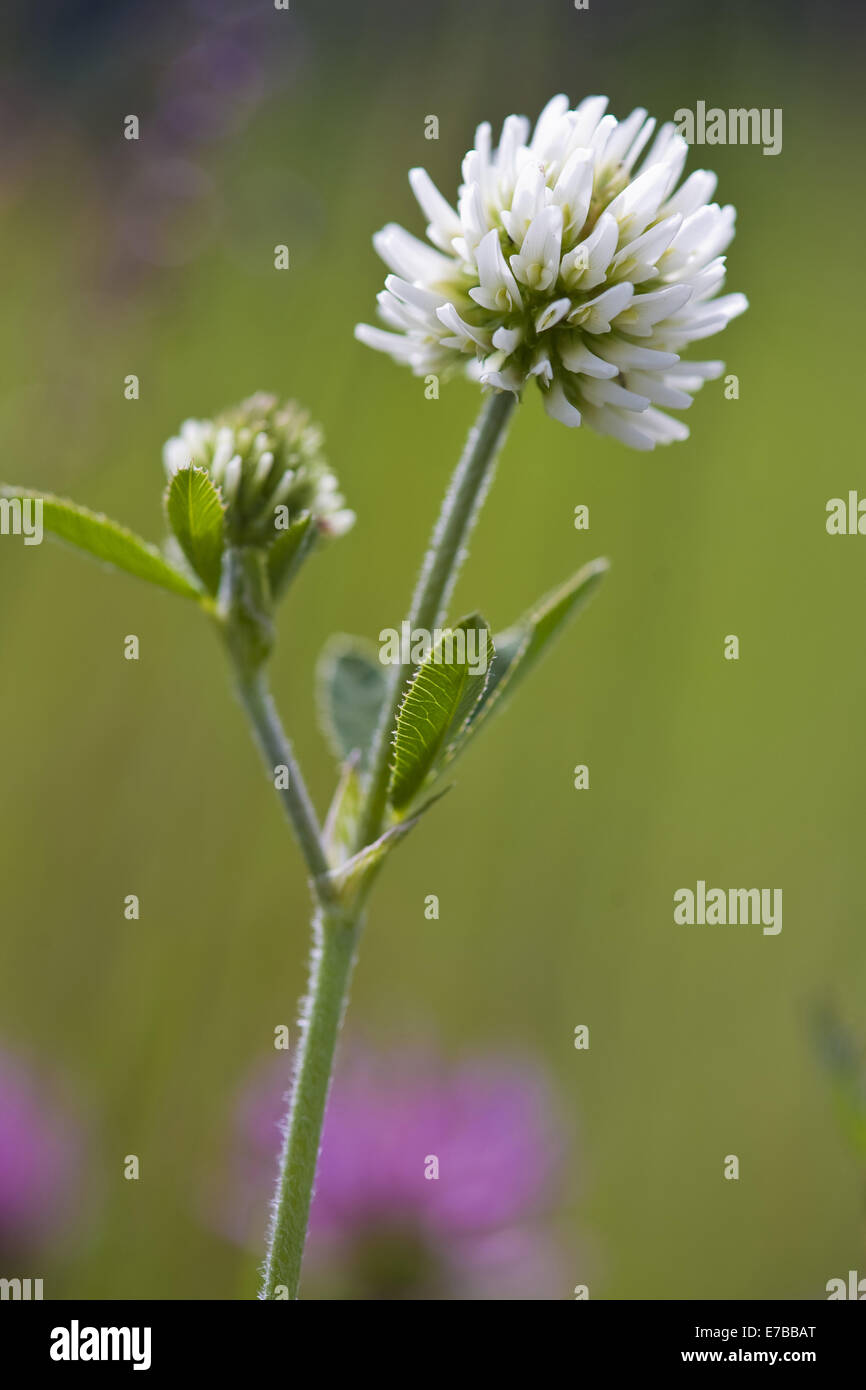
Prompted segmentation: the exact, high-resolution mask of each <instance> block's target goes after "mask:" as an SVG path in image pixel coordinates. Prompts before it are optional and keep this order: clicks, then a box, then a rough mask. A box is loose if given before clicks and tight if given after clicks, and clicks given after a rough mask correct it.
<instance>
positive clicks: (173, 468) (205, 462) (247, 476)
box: [163, 392, 355, 545]
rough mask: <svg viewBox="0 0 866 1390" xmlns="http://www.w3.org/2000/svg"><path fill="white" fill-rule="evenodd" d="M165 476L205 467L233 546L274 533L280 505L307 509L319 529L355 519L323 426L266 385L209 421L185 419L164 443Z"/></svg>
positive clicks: (332, 531)
mask: <svg viewBox="0 0 866 1390" xmlns="http://www.w3.org/2000/svg"><path fill="white" fill-rule="evenodd" d="M163 463H164V465H165V471H166V473H167V475H168V477H169V478H172V477H174V474H175V473H176V472H177V471H178V469H181V468H189V467H191V466H192V467H196V468H204V469H206V470H207V472H208V474H209V475H210V477H211V479H212V480H213V482H214V483H215V484H216V485H217V487H218V488H219V490H220V495H221V497H222V500H223V503H224V504H225V508H226V527H227V530H228V533H229V537H230V539H231V541H232V542H233V544H236V545H267V544H268V543H269V542H270V541H272V540H273V539H274V518H275V514H276V512H277V508H278V507H287V508H288V512H289V521H290V523H291V522H293V521H295V520H297V519H298V518H299V517H300V516H302V515H303V514H304V513H305V512H309V513H310V514H311V515H312V517H313V520H314V522H315V524H316V527H317V529H318V530H319V532H321V533H322V534H324V535H329V536H339V535H343V534H344V533H345V532H346V531H348V530H349V528H350V527H351V526H352V524H353V523H354V520H355V514H354V512H351V511H349V510H348V509H347V508H346V507H345V506H344V505H343V497H342V495H341V493H340V491H339V486H338V483H337V479H336V478H335V477H334V474H333V472H332V471H331V469H330V467H329V466H328V464H327V462H326V460H325V457H324V454H323V440H322V431H321V430H320V429H319V426H318V425H316V424H314V423H313V422H312V421H311V419H310V417H309V415H308V414H307V412H306V411H305V410H303V409H302V408H301V407H300V406H299V405H296V404H295V402H294V401H286V402H284V403H281V402H280V401H279V400H278V399H277V397H276V396H271V395H268V394H266V393H265V392H259V393H258V394H257V395H254V396H250V397H249V399H247V400H245V401H243V402H242V403H241V404H240V405H238V406H235V407H233V408H232V409H230V410H227V411H225V412H223V414H221V415H218V416H217V417H216V419H214V420H186V421H184V423H183V425H181V429H180V434H179V435H176V436H175V437H174V438H173V439H169V440H168V442H167V443H166V445H165V446H164V448H163Z"/></svg>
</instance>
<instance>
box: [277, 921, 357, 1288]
mask: <svg viewBox="0 0 866 1390" xmlns="http://www.w3.org/2000/svg"><path fill="white" fill-rule="evenodd" d="M359 930H360V924H359V923H358V922H346V921H345V919H344V918H342V917H340V916H339V914H337V915H332V914H329V913H327V912H324V911H319V912H317V913H316V915H315V918H314V919H313V951H312V957H311V961H310V984H309V990H308V993H307V997H306V999H305V1001H304V1005H303V1008H302V1011H301V1041H300V1046H299V1048H298V1052H297V1055H296V1059H295V1070H294V1076H293V1080H292V1092H291V1103H290V1106H289V1116H288V1120H287V1122H286V1130H285V1138H284V1142H283V1152H282V1157H281V1159H280V1176H279V1181H278V1184H277V1192H276V1196H275V1198H274V1205H273V1210H272V1215H271V1226H270V1231H269V1233H268V1255H267V1263H266V1265H265V1282H264V1287H263V1289H262V1295H261V1296H262V1298H289V1299H295V1298H297V1297H298V1286H299V1284H300V1280H301V1261H302V1259H303V1255H304V1244H305V1242H306V1238H307V1225H308V1222H309V1219H310V1203H311V1201H312V1198H313V1184H314V1182H315V1178H316V1164H317V1162H318V1158H319V1146H320V1143H321V1137H322V1125H323V1123H324V1119H325V1107H326V1105H327V1102H328V1092H329V1090H330V1087H331V1073H332V1071H333V1068H334V1053H335V1051H336V1047H337V1037H338V1035H339V1032H340V1025H341V1023H342V1021H343V1014H344V1013H345V1011H346V1004H347V1002H348V997H349V980H350V977H351V974H352V965H353V963H354V959H355V946H356V944H357V939H358V934H359Z"/></svg>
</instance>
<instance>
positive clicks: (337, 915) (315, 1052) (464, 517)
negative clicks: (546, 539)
mask: <svg viewBox="0 0 866 1390" xmlns="http://www.w3.org/2000/svg"><path fill="white" fill-rule="evenodd" d="M516 403H517V402H516V397H515V396H513V395H511V394H510V393H508V392H498V393H496V394H495V395H493V396H490V397H489V398H488V400H487V401H485V403H484V405H483V406H482V409H481V413H480V415H479V417H478V420H477V421H476V424H475V426H474V428H473V429H472V431H471V433H470V435H469V438H468V440H467V442H466V448H465V449H464V451H463V455H462V457H461V459H460V462H459V463H458V465H457V469H456V471H455V473H454V477H453V478H452V480H451V485H450V487H449V489H448V492H447V494H446V497H445V501H444V503H443V505H442V511H441V513H440V516H439V520H438V521H437V523H436V527H435V529H434V531H433V536H432V539H431V542H430V548H429V550H428V551H427V554H426V557H425V559H424V564H423V567H422V570H421V575H420V577H419V580H418V584H417V587H416V589H415V594H414V597H413V600H412V608H411V610H410V615H409V621H410V624H411V626H412V628H413V629H414V628H422V629H425V630H428V631H429V630H431V629H432V628H434V627H436V625H437V623H438V621H439V620H440V618H441V617H442V615H443V613H444V610H445V606H446V604H447V602H448V599H449V597H450V595H451V591H452V589H453V587H454V583H455V580H456V578H457V574H458V572H459V570H460V565H461V563H462V561H463V557H464V554H465V549H466V543H467V541H468V539H469V535H470V533H471V531H472V528H473V526H474V524H475V520H476V518H477V516H478V512H479V509H480V507H481V504H482V502H483V501H484V498H485V496H486V493H487V489H488V487H489V486H490V483H491V481H492V478H493V472H494V469H495V466H496V457H497V454H498V452H499V447H500V445H501V443H502V440H503V439H504V437H505V430H506V426H507V424H508V421H509V419H510V417H511V413H512V411H513V409H514V406H515V405H516ZM404 674H405V673H404V672H403V671H402V669H401V667H399V666H395V667H394V668H393V675H392V678H391V683H390V688H389V691H388V699H387V701H386V709H385V712H384V715H383V718H382V721H381V723H380V725H379V728H378V730H377V733H376V737H375V740H374V744H373V749H372V754H371V767H372V769H373V770H372V774H371V777H370V782H369V788H368V792H367V797H366V801H365V806H364V810H363V814H362V817H361V825H360V834H359V838H358V848H359V849H362V848H364V846H366V845H367V844H369V843H371V842H372V841H373V840H374V839H376V837H377V836H378V834H379V832H380V830H381V828H382V822H383V820H384V816H385V809H386V804H387V792H388V777H389V760H390V742H391V733H392V731H393V728H394V724H395V721H396V716H397V710H398V708H399V705H400V700H401V698H402V693H403V678H404ZM238 690H239V693H240V698H241V702H242V704H243V706H244V709H245V710H246V713H247V716H248V718H249V720H250V723H251V724H252V727H253V730H254V732H255V735H256V739H257V741H258V743H259V746H260V748H261V751H262V756H263V757H264V760H265V764H266V766H267V767H268V769H269V771H270V772H271V774H272V775H273V772H274V769H275V768H277V767H278V766H280V765H282V766H284V767H286V768H287V770H288V778H287V780H288V786H287V787H279V788H278V790H279V792H280V796H281V798H282V801H283V805H284V806H285V809H286V812H287V814H288V817H289V820H290V822H291V824H292V828H293V830H294V832H295V835H296V837H297V840H298V843H299V845H300V848H301V851H302V853H303V855H304V859H305V861H306V864H307V868H308V870H309V873H310V878H311V881H312V889H313V893H314V897H315V900H316V904H317V906H316V913H315V916H314V919H313V950H312V958H311V963H310V982H309V988H308V992H307V996H306V999H305V1001H304V1005H303V1007H302V1010H301V1034H300V1043H299V1046H298V1049H297V1053H296V1058H295V1069H294V1075H293V1081H292V1092H291V1101H290V1105H289V1114H288V1119H287V1121H286V1128H285V1138H284V1143H283V1151H282V1156H281V1159H280V1175H279V1180H278V1184H277V1192H276V1196H275V1199H274V1205H273V1209H272V1215H271V1224H270V1230H269V1233H268V1254H267V1261H266V1266H265V1281H264V1286H263V1289H262V1294H261V1296H262V1298H266V1299H274V1298H288V1299H296V1298H297V1297H298V1287H299V1284H300V1277H301V1261H302V1259H303V1254H304V1244H305V1242H306V1237H307V1225H308V1222H309V1217H310V1204H311V1202H312V1198H313V1185H314V1182H315V1178H316V1164H317V1162H318V1157H319V1146H320V1144H321V1138H322V1125H323V1123H324V1119H325V1107H326V1105H327V1102H328V1091H329V1089H330V1085H331V1073H332V1071H333V1067H334V1054H335V1051H336V1047H337V1038H338V1036H339V1032H340V1025H341V1023H342V1020H343V1014H344V1013H345V1010H346V1003H347V1001H348V994H349V982H350V979H351V974H352V966H353V964H354V960H355V951H356V947H357V943H358V937H359V936H360V931H361V918H362V912H363V906H362V903H361V902H356V903H355V904H354V905H353V906H352V907H350V908H346V907H344V906H342V905H341V904H340V902H339V900H338V898H337V894H336V891H335V889H334V885H333V880H332V878H331V876H330V872H329V864H328V859H327V855H326V853H325V848H324V843H323V840H322V832H321V830H320V828H319V823H318V820H317V818H316V813H315V811H314V809H313V805H312V802H311V800H310V797H309V795H308V793H307V789H306V787H305V785H304V782H303V779H302V777H301V772H300V769H299V768H298V766H297V763H296V761H295V758H294V755H293V753H292V749H291V745H290V744H289V741H288V739H287V738H286V736H285V734H284V732H283V730H282V727H281V725H280V721H279V717H278V715H277V712H276V710H275V708H274V705H273V701H272V700H271V697H270V695H269V693H268V689H267V685H266V683H265V679H264V677H263V676H262V675H261V674H257V675H255V676H252V677H248V676H245V675H244V674H243V673H242V672H240V671H239V672H238Z"/></svg>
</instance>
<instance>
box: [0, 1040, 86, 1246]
mask: <svg viewBox="0 0 866 1390" xmlns="http://www.w3.org/2000/svg"><path fill="white" fill-rule="evenodd" d="M81 1152H82V1134H81V1129H80V1127H79V1125H78V1123H77V1122H76V1121H75V1120H74V1119H73V1117H72V1115H71V1112H70V1111H69V1110H68V1109H67V1108H66V1106H65V1105H64V1104H63V1103H62V1102H60V1101H59V1100H58V1099H57V1097H56V1096H55V1094H54V1093H53V1091H52V1090H51V1089H50V1088H49V1087H47V1086H46V1084H45V1083H44V1082H43V1081H42V1080H40V1079H39V1078H38V1077H37V1075H36V1074H35V1073H34V1072H33V1071H32V1070H31V1069H30V1068H28V1067H25V1065H24V1064H23V1063H22V1062H20V1061H18V1060H17V1059H16V1058H14V1057H13V1056H12V1055H11V1054H9V1053H8V1052H0V1252H2V1253H4V1254H6V1253H7V1252H9V1253H11V1252H16V1253H17V1252H19V1251H27V1250H31V1249H33V1248H35V1247H37V1246H39V1245H41V1244H42V1243H43V1242H44V1241H46V1240H47V1239H48V1238H49V1237H50V1238H52V1239H53V1238H54V1237H55V1236H56V1235H57V1229H58V1225H60V1226H62V1225H63V1224H64V1222H65V1220H66V1218H67V1217H68V1215H69V1214H70V1211H71V1207H72V1202H73V1198H74V1195H75V1191H76V1187H77V1181H78V1178H79V1176H80V1165H81Z"/></svg>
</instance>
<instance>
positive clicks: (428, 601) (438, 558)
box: [358, 391, 517, 849]
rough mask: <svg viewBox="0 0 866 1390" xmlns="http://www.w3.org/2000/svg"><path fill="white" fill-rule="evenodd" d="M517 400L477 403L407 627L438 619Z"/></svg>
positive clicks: (396, 671) (393, 686)
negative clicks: (478, 409) (475, 414)
mask: <svg viewBox="0 0 866 1390" xmlns="http://www.w3.org/2000/svg"><path fill="white" fill-rule="evenodd" d="M516 405H517V397H516V396H514V395H512V394H511V393H510V392H508V391H495V392H493V394H492V395H490V396H489V397H488V398H487V400H486V401H485V402H484V404H483V405H482V407H481V411H480V413H479V416H478V419H477V421H476V423H475V425H474V427H473V429H472V430H471V432H470V434H469V437H468V439H467V441H466V447H465V449H464V451H463V454H462V456H461V458H460V462H459V463H458V465H457V468H456V470H455V472H454V476H453V478H452V479H451V483H450V485H449V488H448V491H447V493H446V494H445V500H444V502H443V503H442V510H441V512H440V513H439V519H438V520H437V522H436V526H435V528H434V531H433V535H432V538H431V540H430V546H429V548H428V550H427V554H426V556H425V557H424V564H423V566H422V569H421V573H420V575H419V577H418V583H417V586H416V589H415V593H414V595H413V598H412V606H411V608H410V611H409V619H408V621H409V631H410V632H414V631H415V630H416V629H417V628H424V629H426V630H428V631H429V630H432V629H433V628H435V627H437V626H438V624H439V620H440V618H441V617H442V615H443V613H444V611H445V608H446V605H447V603H448V599H449V598H450V596H451V592H452V590H453V588H454V584H455V582H456V580H457V575H458V574H459V572H460V567H461V564H462V562H463V557H464V555H465V552H466V545H467V542H468V540H469V537H470V535H471V533H472V530H473V527H474V526H475V522H476V521H477V519H478V513H479V511H480V510H481V507H482V505H483V503H484V499H485V497H486V496H487V492H488V489H489V487H490V484H491V482H492V481H493V474H494V471H495V469H496V460H497V458H498V455H499V450H500V448H501V447H502V444H503V442H504V440H505V434H506V431H507V429H508V425H509V422H510V420H511V416H512V413H513V411H514V408H515V406H516ZM390 670H391V679H390V683H389V687H388V697H387V699H386V701H385V707H384V712H383V715H382V718H381V720H380V722H379V726H378V728H377V730H376V734H375V738H374V742H373V747H372V751H371V755H370V766H371V775H370V779H369V784H368V788H367V795H366V799H365V804H364V810H363V813H362V817H361V823H360V826H359V830H358V848H359V849H361V848H362V847H363V846H364V845H366V844H370V842H371V841H372V840H374V839H375V838H376V836H377V835H378V834H379V832H380V830H381V828H382V820H383V817H384V814H385V806H386V801H387V794H388V777H389V772H390V754H391V737H392V734H393V731H394V725H395V723H396V718H397V710H398V709H399V707H400V701H401V699H402V697H403V691H404V688H405V682H406V678H407V675H408V674H409V673H408V672H406V671H404V669H403V667H402V666H393V667H391V668H390Z"/></svg>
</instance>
